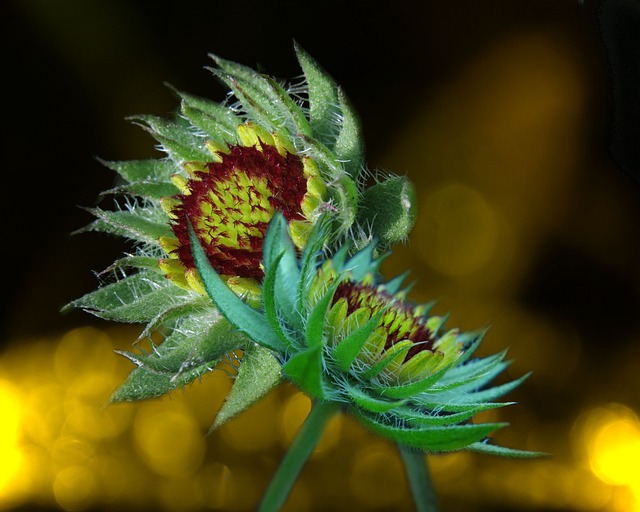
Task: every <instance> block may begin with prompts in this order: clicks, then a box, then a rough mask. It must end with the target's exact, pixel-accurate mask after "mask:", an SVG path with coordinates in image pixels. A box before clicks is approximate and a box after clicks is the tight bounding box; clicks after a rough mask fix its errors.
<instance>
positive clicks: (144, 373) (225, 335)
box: [110, 309, 248, 402]
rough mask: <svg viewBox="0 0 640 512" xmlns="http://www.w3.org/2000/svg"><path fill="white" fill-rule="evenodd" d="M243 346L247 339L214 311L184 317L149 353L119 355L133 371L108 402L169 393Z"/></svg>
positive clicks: (210, 368)
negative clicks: (133, 364)
mask: <svg viewBox="0 0 640 512" xmlns="http://www.w3.org/2000/svg"><path fill="white" fill-rule="evenodd" d="M247 343H248V340H247V338H246V337H245V336H244V335H242V334H241V333H239V332H238V331H236V330H235V329H234V328H233V327H232V326H231V325H230V324H229V323H228V322H227V321H226V320H225V319H224V318H223V317H222V316H221V315H220V314H219V313H217V312H216V311H215V310H211V309H210V310H209V311H207V312H205V313H203V314H199V315H198V314H192V315H189V316H187V317H184V319H183V320H181V321H179V322H177V323H176V325H175V326H174V328H173V329H172V330H171V333H170V335H169V336H168V337H167V338H166V339H165V340H164V341H163V342H162V343H161V344H160V345H159V346H154V347H152V351H151V352H150V353H146V352H144V351H142V349H139V351H138V352H120V354H122V355H123V356H125V357H127V358H128V359H129V360H131V361H132V362H134V363H135V364H136V365H137V368H135V369H134V370H133V371H132V372H131V373H130V374H129V376H128V377H127V379H126V380H125V382H124V383H123V384H121V385H120V386H119V387H118V388H117V389H116V391H115V392H114V393H113V394H112V396H111V398H110V401H111V402H123V401H133V400H144V399H148V398H154V397H157V396H160V395H163V394H165V393H169V392H170V391H173V390H174V389H176V388H178V387H182V386H185V385H187V384H189V383H191V382H193V381H194V380H195V379H197V378H199V377H201V376H202V375H204V374H205V373H207V372H209V371H212V370H213V369H214V368H215V366H216V365H217V364H218V363H219V362H221V361H222V360H224V359H225V358H226V357H227V355H228V354H229V353H230V352H231V351H233V350H236V349H238V348H244V347H245V346H246V345H247Z"/></svg>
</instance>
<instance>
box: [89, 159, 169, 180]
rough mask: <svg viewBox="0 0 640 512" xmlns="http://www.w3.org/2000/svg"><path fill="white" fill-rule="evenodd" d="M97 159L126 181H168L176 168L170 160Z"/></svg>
mask: <svg viewBox="0 0 640 512" xmlns="http://www.w3.org/2000/svg"><path fill="white" fill-rule="evenodd" d="M99 161H100V163H102V165H104V166H105V167H108V168H109V169H111V170H112V171H115V172H117V173H118V174H119V175H120V176H122V178H124V179H125V180H126V181H128V182H136V181H150V182H152V181H163V182H168V181H169V178H170V176H171V175H172V174H173V173H175V172H177V170H178V169H177V168H176V165H175V164H174V163H173V162H172V161H171V160H126V161H122V162H114V161H109V160H100V159H99Z"/></svg>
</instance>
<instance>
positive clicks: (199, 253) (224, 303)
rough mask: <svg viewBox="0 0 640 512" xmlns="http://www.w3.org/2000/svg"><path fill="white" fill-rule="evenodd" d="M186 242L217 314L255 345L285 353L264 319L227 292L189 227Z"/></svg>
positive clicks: (225, 285) (281, 343) (227, 288)
mask: <svg viewBox="0 0 640 512" xmlns="http://www.w3.org/2000/svg"><path fill="white" fill-rule="evenodd" d="M189 239H190V242H191V251H192V253H193V259H194V261H195V264H196V268H197V269H198V274H199V275H200V279H201V280H202V284H203V285H204V288H205V290H206V291H207V294H208V295H209V297H210V298H211V300H212V301H213V303H214V304H215V305H216V307H217V308H218V309H219V310H220V312H221V313H222V314H223V315H224V316H225V317H226V318H227V319H228V320H229V322H231V323H232V324H233V325H235V327H236V328H237V329H239V330H240V331H242V332H244V333H245V334H246V335H247V336H249V337H250V338H251V339H252V340H254V341H255V342H256V343H259V344H260V345H262V346H263V347H265V348H268V349H270V350H273V351H275V352H279V353H283V352H285V351H286V345H285V343H284V342H283V341H282V340H281V339H280V337H279V336H278V335H277V334H276V333H275V332H274V331H273V329H271V326H270V325H269V322H268V321H267V319H266V318H265V317H264V315H262V314H261V313H259V312H258V311H256V310H255V309H253V308H252V307H251V306H249V305H247V304H246V303H245V302H244V301H243V300H242V299H240V297H238V296H237V295H236V294H235V293H234V292H233V291H231V289H230V288H229V287H228V286H227V284H226V283H225V282H224V281H223V280H222V279H221V278H220V276H219V275H218V273H217V272H216V271H215V270H214V269H213V267H212V266H211V263H209V260H208V259H207V256H206V254H205V252H204V249H203V248H202V246H201V245H200V241H199V240H198V238H197V236H196V234H195V232H194V230H193V228H192V227H191V226H190V227H189Z"/></svg>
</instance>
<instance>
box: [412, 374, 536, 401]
mask: <svg viewBox="0 0 640 512" xmlns="http://www.w3.org/2000/svg"><path fill="white" fill-rule="evenodd" d="M530 375H531V372H529V373H526V374H525V375H523V376H522V377H520V378H518V379H515V380H512V381H510V382H507V383H505V384H502V385H500V386H494V387H492V388H488V389H483V390H480V391H473V392H469V391H467V392H465V393H458V392H457V390H455V391H444V392H441V393H434V394H430V393H425V394H424V395H421V396H420V397H419V400H420V402H429V403H441V404H445V403H446V404H465V403H484V402H490V401H492V400H495V399H497V398H500V397H502V396H504V395H506V394H507V393H509V392H510V391H512V390H514V389H515V388H517V387H518V386H519V385H520V384H522V383H523V382H524V381H525V380H526V379H527V378H529V376H530Z"/></svg>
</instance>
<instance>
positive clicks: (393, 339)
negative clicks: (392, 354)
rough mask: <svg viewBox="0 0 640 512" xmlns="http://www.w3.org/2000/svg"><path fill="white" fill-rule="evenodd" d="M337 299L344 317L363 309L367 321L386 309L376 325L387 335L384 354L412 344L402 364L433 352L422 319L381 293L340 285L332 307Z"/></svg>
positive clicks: (365, 287)
mask: <svg viewBox="0 0 640 512" xmlns="http://www.w3.org/2000/svg"><path fill="white" fill-rule="evenodd" d="M341 298H344V299H345V300H346V303H347V316H348V315H351V314H352V313H353V312H355V311H356V310H357V309H360V308H366V309H368V310H369V311H370V315H369V318H371V317H373V316H374V315H375V314H376V313H378V312H379V311H380V310H382V309H383V308H386V311H385V313H384V314H383V317H382V320H381V323H380V325H381V326H383V327H384V328H385V330H386V332H387V339H386V342H385V345H384V349H385V350H388V349H389V348H391V347H392V346H393V345H394V344H396V343H397V342H399V341H402V340H409V341H411V342H413V343H414V346H413V347H411V348H410V349H409V351H408V352H407V355H406V357H405V359H404V360H405V361H408V360H409V359H411V358H412V357H413V356H415V355H416V354H417V353H419V352H421V351H423V350H433V344H434V342H435V338H434V333H433V332H431V330H430V329H429V328H428V327H427V326H426V325H425V323H424V320H423V318H422V316H416V315H415V314H414V311H413V309H412V308H411V306H409V305H408V304H406V303H404V302H403V301H401V300H399V299H397V298H395V297H394V296H393V295H390V294H389V293H386V292H385V291H384V290H383V289H380V288H376V287H374V286H370V285H365V284H361V283H352V282H350V281H342V282H341V283H340V284H339V285H338V288H337V289H336V292H335V294H334V296H333V301H332V305H333V304H335V303H336V302H337V301H338V300H340V299H341Z"/></svg>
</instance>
